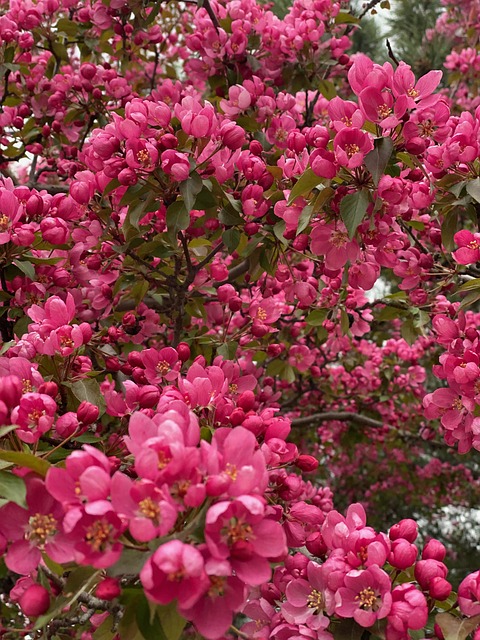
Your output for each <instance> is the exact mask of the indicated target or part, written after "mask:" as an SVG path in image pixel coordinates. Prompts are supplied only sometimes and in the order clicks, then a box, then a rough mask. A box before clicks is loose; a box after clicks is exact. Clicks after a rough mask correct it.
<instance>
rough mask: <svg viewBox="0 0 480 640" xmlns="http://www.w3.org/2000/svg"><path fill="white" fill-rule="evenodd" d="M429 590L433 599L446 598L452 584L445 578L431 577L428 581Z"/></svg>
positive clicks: (450, 591)
mask: <svg viewBox="0 0 480 640" xmlns="http://www.w3.org/2000/svg"><path fill="white" fill-rule="evenodd" d="M429 592H430V595H431V596H432V598H434V599H435V600H446V599H447V598H448V596H449V595H450V594H451V593H452V585H451V584H450V582H448V580H445V578H440V577H437V578H433V580H432V581H431V582H430V587H429Z"/></svg>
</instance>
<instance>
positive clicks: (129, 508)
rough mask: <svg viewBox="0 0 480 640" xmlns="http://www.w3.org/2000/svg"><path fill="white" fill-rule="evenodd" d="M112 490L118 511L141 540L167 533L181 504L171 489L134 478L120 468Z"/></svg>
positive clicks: (114, 504)
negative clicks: (172, 496)
mask: <svg viewBox="0 0 480 640" xmlns="http://www.w3.org/2000/svg"><path fill="white" fill-rule="evenodd" d="M167 489H168V487H167ZM111 494H112V506H113V509H114V511H115V512H116V513H117V514H118V515H120V516H122V517H125V518H126V519H127V520H128V527H129V530H130V533H131V534H132V536H133V537H134V538H135V539H136V540H139V541H140V542H148V541H149V540H153V538H157V537H160V536H164V535H166V534H167V533H168V532H169V531H170V530H171V528H172V527H173V525H174V524H175V521H176V519H177V513H178V508H177V507H176V505H175V504H174V502H173V501H172V499H171V497H170V494H169V493H168V491H162V490H161V489H159V488H157V487H156V486H155V485H154V484H153V482H149V481H148V480H140V481H138V482H134V481H133V480H131V479H130V478H129V477H128V476H126V475H125V474H123V473H120V472H117V473H116V474H115V475H114V476H113V478H112V491H111Z"/></svg>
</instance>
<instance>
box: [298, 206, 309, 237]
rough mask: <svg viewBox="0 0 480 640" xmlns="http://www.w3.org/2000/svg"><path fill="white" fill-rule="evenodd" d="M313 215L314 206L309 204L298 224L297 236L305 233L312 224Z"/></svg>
mask: <svg viewBox="0 0 480 640" xmlns="http://www.w3.org/2000/svg"><path fill="white" fill-rule="evenodd" d="M312 215H313V204H307V206H306V207H303V210H302V213H301V214H300V217H299V219H298V224H297V236H298V235H299V234H300V233H302V231H304V230H305V229H306V228H307V227H308V225H309V224H310V220H311V219H312Z"/></svg>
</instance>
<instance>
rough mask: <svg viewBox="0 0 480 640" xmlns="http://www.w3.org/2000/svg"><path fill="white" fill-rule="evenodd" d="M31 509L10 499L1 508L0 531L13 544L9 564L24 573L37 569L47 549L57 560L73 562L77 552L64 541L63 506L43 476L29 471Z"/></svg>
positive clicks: (29, 504)
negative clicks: (53, 495) (23, 507)
mask: <svg viewBox="0 0 480 640" xmlns="http://www.w3.org/2000/svg"><path fill="white" fill-rule="evenodd" d="M25 481H26V484H27V507H28V508H27V509H22V507H19V506H18V505H16V504H14V503H13V502H9V503H8V504H6V505H5V506H4V507H2V509H0V534H1V535H3V536H4V537H5V538H6V539H7V540H8V541H9V542H10V543H11V544H10V546H9V547H8V551H7V554H6V556H5V564H6V565H7V567H8V568H9V569H10V570H11V571H14V572H15V573H19V574H22V575H26V574H29V573H31V572H32V571H34V570H35V569H36V568H37V566H38V564H39V563H40V561H41V560H42V552H45V553H46V554H47V555H48V556H49V557H50V558H51V559H52V560H54V561H55V562H59V563H62V562H71V561H72V560H73V553H72V552H71V550H70V549H69V548H68V546H65V545H64V544H62V534H61V533H60V536H59V532H61V525H60V522H61V519H62V517H63V513H64V512H63V508H62V506H61V505H60V503H58V502H57V501H56V500H54V499H53V498H52V496H51V495H50V494H49V493H48V491H47V490H46V487H45V483H44V482H43V480H41V479H40V478H38V477H36V476H33V475H28V476H26V478H25Z"/></svg>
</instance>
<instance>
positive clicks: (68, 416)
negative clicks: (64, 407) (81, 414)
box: [55, 411, 79, 438]
mask: <svg viewBox="0 0 480 640" xmlns="http://www.w3.org/2000/svg"><path fill="white" fill-rule="evenodd" d="M78 427H79V424H78V418H77V416H76V414H75V413H73V411H68V412H67V413H65V414H63V416H60V417H59V418H58V420H57V422H56V423H55V431H56V433H57V434H58V435H59V436H60V437H61V438H68V437H70V436H71V435H73V434H74V433H75V431H77V429H78Z"/></svg>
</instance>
